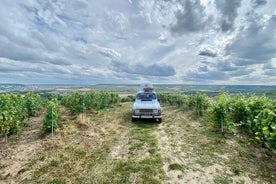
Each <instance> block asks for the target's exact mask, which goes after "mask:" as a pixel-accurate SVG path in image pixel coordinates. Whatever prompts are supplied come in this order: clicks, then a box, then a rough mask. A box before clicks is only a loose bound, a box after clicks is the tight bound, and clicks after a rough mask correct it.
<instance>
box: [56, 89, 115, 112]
mask: <svg viewBox="0 0 276 184" xmlns="http://www.w3.org/2000/svg"><path fill="white" fill-rule="evenodd" d="M119 102H120V97H119V95H118V94H115V93H108V92H100V93H97V92H96V91H94V90H91V91H90V92H89V93H85V94H82V93H79V92H75V93H73V94H71V95H66V96H64V97H63V98H62V101H61V104H62V105H64V106H66V107H68V108H69V109H70V111H71V113H72V114H77V113H83V112H84V110H85V109H88V110H91V109H94V110H100V109H104V108H106V107H109V106H110V105H114V104H117V103H119Z"/></svg>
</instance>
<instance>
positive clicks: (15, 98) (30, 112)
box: [0, 92, 42, 142]
mask: <svg viewBox="0 0 276 184" xmlns="http://www.w3.org/2000/svg"><path fill="white" fill-rule="evenodd" d="M41 104H42V100H41V98H40V96H39V95H37V94H34V93H31V92H29V93H27V94H25V95H15V94H0V134H4V135H5V141H6V142H7V135H8V134H13V133H16V132H17V131H18V130H19V128H20V126H23V125H24V124H25V123H26V122H25V119H26V118H27V117H29V116H34V115H35V114H36V113H37V112H38V111H39V110H40V109H41V107H42V106H41Z"/></svg>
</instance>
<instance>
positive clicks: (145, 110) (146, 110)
mask: <svg viewBox="0 0 276 184" xmlns="http://www.w3.org/2000/svg"><path fill="white" fill-rule="evenodd" d="M140 112H141V113H151V112H153V109H140Z"/></svg>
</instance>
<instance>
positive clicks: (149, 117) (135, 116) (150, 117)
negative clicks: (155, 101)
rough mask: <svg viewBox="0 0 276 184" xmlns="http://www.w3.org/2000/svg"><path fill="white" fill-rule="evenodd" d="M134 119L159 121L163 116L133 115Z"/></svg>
mask: <svg viewBox="0 0 276 184" xmlns="http://www.w3.org/2000/svg"><path fill="white" fill-rule="evenodd" d="M132 118H137V119H157V118H162V116H161V115H156V116H155V115H132Z"/></svg>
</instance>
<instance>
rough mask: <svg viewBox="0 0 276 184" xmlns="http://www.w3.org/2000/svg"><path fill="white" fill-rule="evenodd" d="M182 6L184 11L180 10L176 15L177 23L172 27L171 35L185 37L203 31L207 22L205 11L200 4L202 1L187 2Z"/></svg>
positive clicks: (191, 0)
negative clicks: (184, 35)
mask: <svg viewBox="0 0 276 184" xmlns="http://www.w3.org/2000/svg"><path fill="white" fill-rule="evenodd" d="M181 5H182V7H183V10H178V11H177V12H176V13H175V17H176V23H175V24H172V25H171V27H170V31H171V33H172V34H176V35H183V34H185V33H190V32H198V31H201V30H203V29H204V27H205V24H206V22H207V20H206V18H205V17H206V15H205V12H204V11H205V9H204V7H203V6H202V5H201V4H200V0H194V1H193V0H186V1H183V2H182V4H181Z"/></svg>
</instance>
